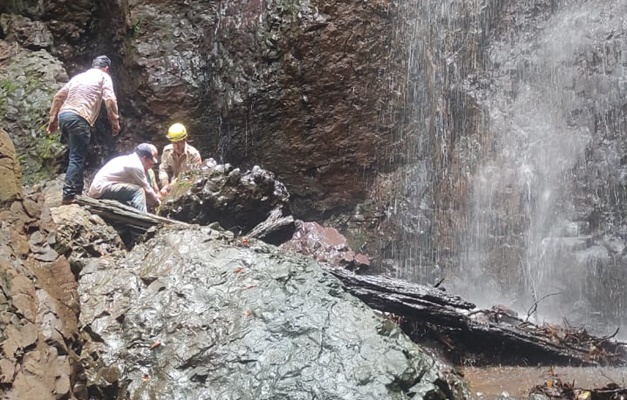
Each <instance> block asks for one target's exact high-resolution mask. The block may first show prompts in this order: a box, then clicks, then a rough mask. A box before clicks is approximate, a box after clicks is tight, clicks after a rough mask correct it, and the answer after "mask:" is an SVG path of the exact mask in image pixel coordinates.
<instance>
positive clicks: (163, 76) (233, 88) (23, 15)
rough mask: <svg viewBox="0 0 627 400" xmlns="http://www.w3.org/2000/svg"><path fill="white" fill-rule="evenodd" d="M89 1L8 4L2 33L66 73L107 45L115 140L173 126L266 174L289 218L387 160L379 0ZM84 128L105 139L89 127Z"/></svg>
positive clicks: (398, 94)
mask: <svg viewBox="0 0 627 400" xmlns="http://www.w3.org/2000/svg"><path fill="white" fill-rule="evenodd" d="M100 3H101V2H94V1H90V0H85V1H80V2H75V3H73V5H72V8H71V10H70V12H68V9H67V7H66V4H65V2H61V1H49V2H45V4H39V3H37V4H35V3H34V2H33V4H29V3H28V2H11V4H9V5H4V7H3V8H4V11H5V12H6V13H7V15H8V16H7V17H6V18H5V23H4V25H3V26H5V27H6V33H5V35H6V36H5V37H4V39H5V40H10V41H11V42H12V43H13V42H15V43H19V45H20V46H22V47H23V48H28V49H38V48H42V49H46V50H47V51H49V53H50V54H52V55H54V56H55V57H58V58H59V59H61V60H62V61H63V63H64V65H65V67H66V68H67V71H68V73H69V75H70V76H72V75H74V74H76V73H78V72H80V71H82V70H84V69H85V68H86V67H87V66H88V63H89V61H90V60H91V58H92V57H93V56H94V55H97V54H100V53H108V54H110V55H111V57H112V59H113V62H114V67H113V69H112V75H113V80H114V85H115V87H116V90H117V92H118V98H119V101H120V105H121V111H122V116H123V121H122V122H123V132H122V135H121V136H120V137H119V138H117V140H118V143H117V147H118V149H120V148H130V147H132V144H133V143H137V142H141V141H153V142H155V143H156V144H158V145H164V144H166V143H165V142H166V140H165V137H164V135H165V132H166V129H167V126H168V125H169V124H170V123H172V122H174V121H175V120H176V121H180V122H183V123H185V124H186V125H187V126H188V128H189V130H190V133H191V136H190V139H191V142H192V144H193V145H194V146H196V147H197V148H198V149H199V150H200V151H201V153H202V155H203V156H204V157H214V158H216V159H218V160H219V161H220V162H221V163H225V162H230V163H231V164H234V165H236V166H239V167H241V168H252V166H253V165H260V166H262V167H263V168H264V169H267V170H271V171H275V172H276V173H277V174H278V176H279V178H280V179H281V180H282V181H283V182H285V184H286V185H287V187H288V189H289V190H290V192H292V193H294V199H293V203H294V204H293V205H294V210H295V212H296V213H297V214H298V215H299V216H302V217H307V216H314V215H320V214H324V213H328V212H329V211H330V210H334V209H339V208H343V207H344V206H345V204H346V203H348V204H353V203H355V202H357V201H359V200H360V199H362V198H363V197H364V196H365V194H366V193H367V186H368V181H367V176H366V175H367V174H366V173H364V172H365V171H372V170H374V169H375V168H382V167H385V166H387V162H388V160H389V159H390V158H389V156H390V154H389V151H388V150H389V148H390V146H392V145H391V144H390V143H393V142H394V139H391V136H392V129H393V125H394V121H395V120H396V118H397V111H398V110H397V109H396V106H395V104H396V100H398V99H400V98H402V96H403V94H402V90H400V88H402V87H403V84H402V79H400V78H398V76H396V75H395V74H394V71H396V70H398V69H399V68H400V67H398V65H399V64H398V63H396V62H395V60H398V55H399V54H398V53H399V52H398V51H397V50H395V49H393V48H391V47H390V36H391V35H392V20H393V18H395V17H396V16H397V15H396V14H395V7H394V5H393V4H392V3H390V2H388V1H383V0H380V1H374V2H358V3H351V4H348V3H344V2H339V1H325V0H316V1H314V2H311V3H309V2H304V3H303V2H297V1H293V0H273V1H269V2H259V1H252V2H249V1H231V2H228V3H225V4H223V5H219V4H218V3H214V2H173V1H160V2H154V1H150V2H148V1H139V0H134V1H129V2H124V1H115V2H107V6H103V5H102V4H100ZM61 11H63V15H62V13H61ZM9 13H13V14H9ZM66 14H67V15H66ZM85 21H92V23H90V24H86V22H85ZM25 27H29V28H28V31H30V30H31V29H32V30H33V32H32V33H31V34H30V35H29V34H27V33H26V32H27V29H26V28H25ZM382 33H385V34H382ZM50 34H51V35H52V37H53V38H54V45H51V44H50V40H49V37H50ZM388 34H389V35H388ZM401 76H402V75H401ZM50 97H51V96H50ZM48 107H49V104H47V105H46V106H45V107H43V109H46V108H48ZM28 127H29V128H31V129H39V127H40V125H39V124H34V123H30V124H29V125H28ZM96 131H97V132H98V136H100V135H104V136H106V132H107V129H106V126H104V127H103V124H102V123H99V124H97V126H96ZM26 133H27V132H20V131H16V134H26ZM95 140H98V139H97V138H96V139H95ZM100 140H101V141H102V139H100ZM101 144H102V145H103V147H116V144H115V143H113V142H111V143H109V141H108V139H107V140H105V141H104V143H102V142H101ZM346 182H351V184H347V183H346ZM353 182H354V184H353Z"/></svg>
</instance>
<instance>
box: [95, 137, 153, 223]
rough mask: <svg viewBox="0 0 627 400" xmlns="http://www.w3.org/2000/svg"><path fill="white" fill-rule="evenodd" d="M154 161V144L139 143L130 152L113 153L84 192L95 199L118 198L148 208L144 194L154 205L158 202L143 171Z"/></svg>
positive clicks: (151, 165)
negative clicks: (119, 154)
mask: <svg viewBox="0 0 627 400" xmlns="http://www.w3.org/2000/svg"><path fill="white" fill-rule="evenodd" d="M156 163H157V159H156V157H155V156H154V154H153V146H151V145H150V144H148V143H142V144H140V145H138V146H137V147H136V148H135V151H134V152H133V153H131V154H128V155H124V156H119V157H115V158H114V159H112V160H110V161H109V162H108V163H106V164H105V165H104V166H103V167H102V168H100V170H99V171H98V173H96V176H95V177H94V180H93V182H92V183H91V186H90V187H89V192H88V193H87V194H88V195H89V196H90V197H93V198H96V199H112V200H118V201H120V202H123V203H126V204H128V205H130V206H131V207H134V208H136V209H138V210H139V211H142V212H147V208H146V198H147V197H148V198H150V200H151V201H152V202H154V203H156V204H157V205H159V204H161V201H160V200H159V196H158V195H157V193H155V191H154V189H153V188H152V185H151V184H150V182H149V181H148V179H147V177H146V171H147V170H148V169H150V168H152V167H153V166H154V165H155V164H156Z"/></svg>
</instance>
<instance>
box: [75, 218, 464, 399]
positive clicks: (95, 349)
mask: <svg viewBox="0 0 627 400" xmlns="http://www.w3.org/2000/svg"><path fill="white" fill-rule="evenodd" d="M80 292H81V304H82V312H81V324H82V326H83V327H84V328H85V330H86V332H89V333H90V334H91V336H92V338H93V339H94V340H93V341H91V342H89V343H86V345H85V354H89V355H90V357H86V358H85V365H88V368H87V371H86V372H87V376H88V377H89V381H90V386H89V390H90V393H92V395H93V396H94V397H98V396H97V394H98V393H107V396H106V398H108V399H126V398H168V399H175V400H191V399H198V398H212V399H213V398H215V399H235V398H238V399H277V398H290V399H315V398H320V397H322V398H326V399H409V398H412V397H413V398H431V399H444V398H450V399H454V398H459V396H460V394H461V392H458V391H457V390H458V388H459V389H461V386H459V387H456V386H455V382H456V381H455V380H454V378H452V377H450V380H448V379H449V378H447V375H446V373H445V372H444V371H443V370H442V369H441V368H442V365H441V364H439V363H438V362H437V361H435V360H433V359H431V357H429V356H426V355H424V354H422V353H420V351H419V349H418V348H417V347H416V345H415V344H413V343H411V342H410V341H409V340H408V339H407V337H406V336H405V335H403V334H402V333H401V332H400V331H399V328H398V327H397V326H396V325H395V324H393V323H392V322H391V321H387V320H385V319H382V318H380V317H378V316H377V315H375V314H374V313H373V311H372V310H370V309H368V308H367V307H365V306H364V304H363V303H361V302H360V301H358V300H357V299H355V298H353V297H352V296H349V295H347V294H346V293H345V292H344V291H343V290H342V288H341V286H340V285H339V283H338V281H336V280H335V279H334V278H333V277H332V276H330V275H329V274H327V273H325V272H324V271H323V270H321V269H320V267H319V266H318V265H317V264H316V263H315V262H313V261H311V260H310V259H306V258H303V257H302V256H297V255H292V256H290V255H286V254H285V253H283V252H281V251H279V250H278V249H277V248H276V247H274V246H268V245H265V244H263V243H261V242H259V241H256V240H251V241H243V240H240V239H232V236H230V235H226V234H224V233H218V232H216V231H212V230H210V229H208V228H199V229H187V230H162V231H160V232H159V233H158V234H157V235H156V236H155V237H154V238H153V239H150V240H149V241H148V242H145V243H143V244H139V245H137V246H136V247H135V248H134V249H133V250H132V252H131V253H130V254H129V255H128V257H127V258H125V259H119V260H116V261H113V260H94V261H93V262H91V263H89V264H88V266H87V267H86V268H85V269H83V271H82V272H81V278H80Z"/></svg>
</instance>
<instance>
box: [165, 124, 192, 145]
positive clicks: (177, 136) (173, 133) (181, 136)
mask: <svg viewBox="0 0 627 400" xmlns="http://www.w3.org/2000/svg"><path fill="white" fill-rule="evenodd" d="M166 136H167V137H168V139H170V142H180V141H181V140H185V139H187V129H185V125H183V124H179V123H178V122H177V123H176V124H172V126H170V129H168V134H167V135H166Z"/></svg>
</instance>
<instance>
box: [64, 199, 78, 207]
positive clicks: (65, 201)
mask: <svg viewBox="0 0 627 400" xmlns="http://www.w3.org/2000/svg"><path fill="white" fill-rule="evenodd" d="M70 204H76V199H75V198H74V197H70V198H68V199H63V200H61V205H63V206H67V205H70Z"/></svg>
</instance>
